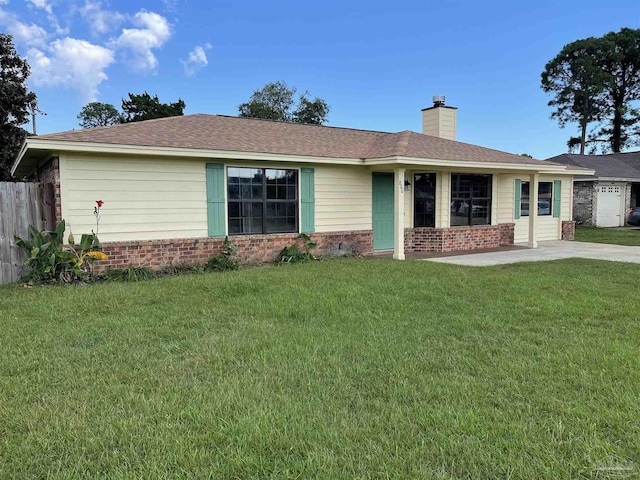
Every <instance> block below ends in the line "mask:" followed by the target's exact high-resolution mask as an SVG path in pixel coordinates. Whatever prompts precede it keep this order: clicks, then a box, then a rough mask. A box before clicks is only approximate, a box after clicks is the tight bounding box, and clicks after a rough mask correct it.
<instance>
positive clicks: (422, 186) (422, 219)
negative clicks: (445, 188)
mask: <svg viewBox="0 0 640 480" xmlns="http://www.w3.org/2000/svg"><path fill="white" fill-rule="evenodd" d="M413 191H414V194H413V202H414V203H413V226H414V227H435V226H436V174H435V173H416V174H415V175H414V176H413Z"/></svg>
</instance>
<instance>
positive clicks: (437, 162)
mask: <svg viewBox="0 0 640 480" xmlns="http://www.w3.org/2000/svg"><path fill="white" fill-rule="evenodd" d="M539 163H540V164H539V165H537V164H534V163H510V162H482V161H470V160H447V159H435V158H416V157H404V156H390V157H382V158H368V159H365V161H364V164H365V165H367V166H377V165H380V166H381V165H415V166H433V167H451V168H462V167H464V168H478V169H500V170H513V171H529V172H537V173H559V174H564V175H575V174H576V172H579V173H580V174H582V175H591V174H593V170H585V169H579V170H576V169H571V168H568V167H567V166H566V165H549V164H545V163H543V162H542V161H540V162H539Z"/></svg>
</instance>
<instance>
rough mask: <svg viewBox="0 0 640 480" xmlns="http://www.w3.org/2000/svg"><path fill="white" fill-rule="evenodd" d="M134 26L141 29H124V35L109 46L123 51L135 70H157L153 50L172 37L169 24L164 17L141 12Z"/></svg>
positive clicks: (136, 16) (135, 19) (135, 18)
mask: <svg viewBox="0 0 640 480" xmlns="http://www.w3.org/2000/svg"><path fill="white" fill-rule="evenodd" d="M133 24H134V25H135V26H137V27H140V28H124V29H122V34H120V36H119V37H118V38H116V39H115V40H112V41H111V42H110V43H109V46H110V47H111V48H114V49H116V50H121V51H122V52H123V54H124V58H125V61H126V62H127V63H128V64H129V65H130V66H131V68H133V69H134V70H138V71H152V70H155V69H156V67H157V66H158V59H157V58H156V56H155V55H154V54H153V51H152V50H153V49H154V48H159V47H161V46H162V45H164V43H165V42H166V41H167V40H168V39H169V37H170V36H171V28H170V26H169V22H168V21H167V19H166V18H165V17H163V16H162V15H158V14H157V13H154V12H148V11H146V10H141V11H139V12H138V13H136V15H135V16H134V18H133Z"/></svg>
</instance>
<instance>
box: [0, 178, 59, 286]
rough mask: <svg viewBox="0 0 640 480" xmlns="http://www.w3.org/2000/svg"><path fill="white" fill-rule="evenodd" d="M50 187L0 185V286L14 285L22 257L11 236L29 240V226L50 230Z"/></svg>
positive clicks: (22, 184)
mask: <svg viewBox="0 0 640 480" xmlns="http://www.w3.org/2000/svg"><path fill="white" fill-rule="evenodd" d="M52 195H53V185H51V184H47V185H40V184H37V183H11V182H0V284H3V283H11V282H17V281H18V280H20V277H21V276H22V273H23V263H24V260H25V259H26V254H25V252H23V251H22V250H21V249H19V248H18V247H17V246H16V243H15V240H14V237H15V236H16V235H17V236H18V237H22V238H29V226H33V227H35V228H36V229H38V230H42V229H52V228H53V227H54V223H55V222H54V220H53V219H54V218H55V217H53V216H52V208H51V207H52V204H53V203H54V202H53V199H52Z"/></svg>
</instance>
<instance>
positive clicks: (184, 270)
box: [157, 263, 204, 277]
mask: <svg viewBox="0 0 640 480" xmlns="http://www.w3.org/2000/svg"><path fill="white" fill-rule="evenodd" d="M203 272H204V267H202V266H200V265H192V264H190V263H177V264H175V265H167V266H166V267H162V268H161V269H160V270H159V271H158V272H157V274H158V275H161V276H167V277H172V276H175V275H191V274H195V273H203Z"/></svg>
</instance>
